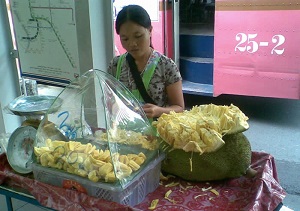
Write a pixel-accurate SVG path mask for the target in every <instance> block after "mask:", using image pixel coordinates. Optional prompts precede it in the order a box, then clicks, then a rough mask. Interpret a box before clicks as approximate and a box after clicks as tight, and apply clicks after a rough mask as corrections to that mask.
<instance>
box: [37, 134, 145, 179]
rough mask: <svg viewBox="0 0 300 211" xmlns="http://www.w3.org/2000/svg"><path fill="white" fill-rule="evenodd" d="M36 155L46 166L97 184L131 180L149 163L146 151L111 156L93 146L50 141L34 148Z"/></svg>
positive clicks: (38, 160)
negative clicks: (144, 164) (133, 174)
mask: <svg viewBox="0 0 300 211" xmlns="http://www.w3.org/2000/svg"><path fill="white" fill-rule="evenodd" d="M34 154H35V156H36V158H37V162H38V163H39V164H41V165H42V166H45V167H51V168H56V169H61V170H64V171H66V172H69V173H71V174H75V175H79V176H81V177H87V178H88V179H89V180H91V181H93V182H98V181H105V182H115V181H117V179H122V178H125V177H129V176H130V175H131V174H132V173H133V172H134V171H137V170H139V169H140V167H141V165H142V164H143V163H144V162H145V160H146V155H145V154H144V153H143V152H139V153H138V154H134V153H130V154H119V153H111V152H110V151H109V150H108V149H106V150H102V149H96V146H95V145H92V144H91V143H87V144H82V143H81V142H77V141H67V142H65V141H59V140H54V141H52V140H51V139H47V140H46V146H43V147H34ZM113 165H114V166H113ZM114 167H115V171H114ZM115 172H116V173H115Z"/></svg>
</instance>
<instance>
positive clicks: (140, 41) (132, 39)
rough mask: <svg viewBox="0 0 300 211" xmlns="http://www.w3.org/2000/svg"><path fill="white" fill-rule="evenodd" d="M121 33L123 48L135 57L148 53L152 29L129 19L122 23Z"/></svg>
mask: <svg viewBox="0 0 300 211" xmlns="http://www.w3.org/2000/svg"><path fill="white" fill-rule="evenodd" d="M119 34H120V40H121V44H122V46H123V48H125V50H126V51H127V52H128V53H130V54H131V55H132V56H133V57H134V58H135V59H136V58H139V57H142V56H144V55H145V54H147V55H148V53H149V47H150V37H151V29H147V28H145V27H143V26H140V25H138V24H136V23H134V22H131V21H127V22H125V23H124V24H122V25H121V27H120V33H119Z"/></svg>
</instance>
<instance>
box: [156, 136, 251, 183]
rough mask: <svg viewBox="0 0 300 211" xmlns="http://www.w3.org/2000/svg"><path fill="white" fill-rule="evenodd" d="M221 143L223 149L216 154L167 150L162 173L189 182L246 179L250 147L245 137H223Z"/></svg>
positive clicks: (249, 161) (249, 162) (249, 160)
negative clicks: (243, 177) (241, 177)
mask: <svg viewBox="0 0 300 211" xmlns="http://www.w3.org/2000/svg"><path fill="white" fill-rule="evenodd" d="M223 140H224V142H225V144H224V146H222V147H221V148H220V149H219V150H218V151H216V152H210V153H203V154H199V153H195V152H185V151H184V150H181V149H174V150H170V151H167V150H166V158H165V160H164V161H162V167H161V169H162V172H163V173H167V174H172V175H175V176H178V177H180V178H183V179H184V180H188V181H213V180H223V179H227V178H237V177H240V176H243V175H245V174H246V172H247V170H248V169H249V166H250V164H251V146H250V143H249V141H248V139H247V137H246V136H245V135H244V134H243V133H236V134H231V135H225V136H224V137H223ZM165 144H166V143H162V145H165ZM169 147H171V146H169ZM190 161H191V163H192V168H191V163H190Z"/></svg>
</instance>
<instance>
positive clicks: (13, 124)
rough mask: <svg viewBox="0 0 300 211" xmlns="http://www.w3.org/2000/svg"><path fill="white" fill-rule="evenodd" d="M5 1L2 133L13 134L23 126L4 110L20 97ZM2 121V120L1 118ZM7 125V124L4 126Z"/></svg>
mask: <svg viewBox="0 0 300 211" xmlns="http://www.w3.org/2000/svg"><path fill="white" fill-rule="evenodd" d="M7 17H8V16H7V11H6V3H5V0H1V1H0V46H1V47H0V76H1V77H0V102H1V103H0V116H3V121H0V132H1V133H5V132H6V133H11V132H13V131H14V130H15V129H16V128H17V127H19V126H20V124H21V118H20V117H18V116H15V115H11V114H9V113H7V112H6V111H5V110H4V107H5V106H7V105H8V104H9V103H10V102H11V101H12V100H13V99H15V98H16V97H17V96H19V95H20V88H19V80H18V72H17V69H16V65H15V62H14V59H13V57H12V56H11V55H10V52H11V50H12V49H13V45H12V41H11V34H10V29H9V21H8V18H7ZM0 120H1V118H0ZM4 123H5V124H4Z"/></svg>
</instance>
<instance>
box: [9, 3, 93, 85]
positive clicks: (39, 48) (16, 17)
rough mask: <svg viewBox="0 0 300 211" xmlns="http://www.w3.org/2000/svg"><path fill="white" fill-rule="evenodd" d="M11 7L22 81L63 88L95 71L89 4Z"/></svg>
mask: <svg viewBox="0 0 300 211" xmlns="http://www.w3.org/2000/svg"><path fill="white" fill-rule="evenodd" d="M10 3H11V12H12V19H13V26H14V32H15V39H16V44H17V50H18V54H19V55H18V58H19V62H20V68H21V76H22V77H25V78H29V79H33V80H37V81H38V82H44V83H47V84H53V85H62V86H64V85H67V84H68V83H69V82H70V81H72V80H74V79H75V78H77V77H79V76H80V75H81V74H83V73H84V72H86V71H88V70H89V69H91V68H92V48H91V35H90V22H89V5H88V1H76V0H75V1H74V0H51V1H49V0H26V1H19V0H11V1H10Z"/></svg>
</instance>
